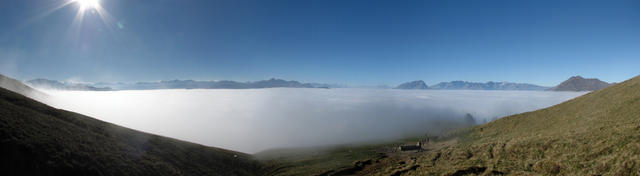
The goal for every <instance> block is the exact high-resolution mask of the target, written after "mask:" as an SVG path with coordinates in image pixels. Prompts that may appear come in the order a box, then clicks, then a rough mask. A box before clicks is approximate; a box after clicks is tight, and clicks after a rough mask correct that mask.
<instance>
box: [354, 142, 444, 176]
mask: <svg viewBox="0 0 640 176" xmlns="http://www.w3.org/2000/svg"><path fill="white" fill-rule="evenodd" d="M456 142H457V141H456V140H455V139H453V140H448V141H442V142H433V143H428V144H425V145H424V146H423V147H422V148H423V149H424V150H423V151H398V150H396V149H393V148H391V147H388V148H384V149H380V152H381V153H383V154H384V155H385V156H387V157H384V158H382V159H379V160H376V161H374V162H371V163H370V164H368V165H366V166H364V167H363V168H362V169H361V170H360V171H358V172H356V173H355V175H394V176H395V175H403V174H405V173H409V172H411V171H413V170H415V169H417V168H419V167H420V165H419V163H417V158H418V157H420V156H423V155H427V154H429V153H431V152H433V151H437V150H439V149H441V148H443V147H446V146H451V145H454V144H456Z"/></svg>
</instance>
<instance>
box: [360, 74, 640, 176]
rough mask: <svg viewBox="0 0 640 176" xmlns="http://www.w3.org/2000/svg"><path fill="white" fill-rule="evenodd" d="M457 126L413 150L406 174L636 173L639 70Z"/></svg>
mask: <svg viewBox="0 0 640 176" xmlns="http://www.w3.org/2000/svg"><path fill="white" fill-rule="evenodd" d="M458 134H460V135H459V136H458V138H457V140H456V141H457V143H455V144H452V145H449V146H447V147H443V148H440V149H436V150H431V151H428V152H425V153H421V154H416V155H415V158H414V159H413V161H412V162H410V163H411V164H410V165H411V166H403V167H402V168H412V169H411V170H405V172H406V174H408V175H441V174H442V175H466V174H478V175H481V174H486V175H500V174H523V175H532V174H533V175H538V174H540V175H555V174H559V175H640V77H635V78H633V79H631V80H628V81H625V82H623V83H619V84H616V85H613V86H611V87H608V88H605V89H602V90H600V91H595V92H591V93H589V94H586V95H584V96H581V97H578V98H575V99H573V100H570V101H567V102H565V103H562V104H559V105H556V106H553V107H550V108H546V109H541V110H537V111H533V112H528V113H523V114H518V115H513V116H509V117H505V118H502V119H499V120H496V121H494V122H491V123H488V124H486V125H480V126H476V127H473V128H470V129H466V130H461V131H459V132H458ZM394 167H397V166H394V165H387V166H385V168H386V170H385V169H379V170H375V171H372V172H375V173H376V174H388V173H393V172H394V171H395V169H394Z"/></svg>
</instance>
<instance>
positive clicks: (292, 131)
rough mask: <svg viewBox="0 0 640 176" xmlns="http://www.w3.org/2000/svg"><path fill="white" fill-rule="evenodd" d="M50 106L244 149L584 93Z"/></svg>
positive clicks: (117, 98)
mask: <svg viewBox="0 0 640 176" xmlns="http://www.w3.org/2000/svg"><path fill="white" fill-rule="evenodd" d="M46 93H48V94H49V95H51V97H49V100H48V103H49V104H50V105H52V106H54V107H57V108H61V109H66V110H70V111H74V112H78V113H81V114H85V115H88V116H91V117H95V118H98V119H100V120H104V121H107V122H111V123H115V124H118V125H122V126H125V127H129V128H133V129H137V130H141V131H145V132H150V133H155V134H159V135H163V136H168V137H173V138H178V139H182V140H187V141H191V142H196V143H200V144H204V145H209V146H214V147H221V148H225V149H231V150H237V151H241V152H247V153H255V152H259V151H262V150H266V149H272V148H283V147H307V146H318V145H333V144H345V143H356V142H367V141H374V140H385V139H393V138H398V137H403V136H407V135H416V134H424V133H425V132H431V133H435V132H439V131H441V130H442V129H445V128H449V127H452V126H455V125H457V124H456V123H457V122H460V121H461V118H462V117H463V115H464V114H465V113H471V114H472V115H473V116H475V117H476V118H477V120H478V121H479V122H482V121H483V119H491V118H494V117H502V116H505V115H510V114H515V113H521V112H526V111H531V110H535V109H540V108H544V107H548V106H551V105H554V104H557V103H560V102H563V101H566V100H568V99H571V98H574V97H577V96H579V95H582V94H584V93H585V92H552V91H469V90H460V91H452V90H390V89H305V88H273V89H244V90H232V89H215V90H212V89H202V90H140V91H137V90H136V91H107V92H96V91H47V92H46Z"/></svg>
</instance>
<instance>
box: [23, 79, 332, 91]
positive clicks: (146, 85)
mask: <svg viewBox="0 0 640 176" xmlns="http://www.w3.org/2000/svg"><path fill="white" fill-rule="evenodd" d="M27 83H28V84H29V85H32V86H34V87H37V88H45V89H58V90H93V91H102V90H112V89H113V90H152V89H260V88H277V87H290V88H338V87H344V86H341V85H337V84H321V83H300V82H298V81H287V80H282V79H276V78H272V79H269V80H261V81H253V82H237V81H228V80H223V81H195V80H169V81H159V82H137V83H105V82H101V83H95V84H70V83H63V82H59V81H54V80H47V79H35V80H31V81H27Z"/></svg>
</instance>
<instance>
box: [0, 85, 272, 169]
mask: <svg viewBox="0 0 640 176" xmlns="http://www.w3.org/2000/svg"><path fill="white" fill-rule="evenodd" d="M0 156H1V157H0V175H154V176H155V175H260V174H262V173H261V167H262V165H261V164H260V163H259V162H257V161H254V160H253V159H252V157H251V156H250V155H247V154H243V153H238V152H233V151H228V150H224V149H218V148H212V147H207V146H202V145H198V144H193V143H189V142H184V141H180V140H175V139H171V138H166V137H162V136H157V135H152V134H147V133H143V132H139V131H135V130H131V129H127V128H124V127H120V126H117V125H113V124H110V123H106V122H103V121H100V120H96V119H94V118H91V117H87V116H83V115H80V114H76V113H73V112H68V111H64V110H59V109H55V108H52V107H49V106H47V105H45V104H42V103H39V102H36V101H34V100H32V99H29V98H27V97H25V96H22V95H20V94H17V93H14V92H11V91H9V90H6V89H3V88H0Z"/></svg>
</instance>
